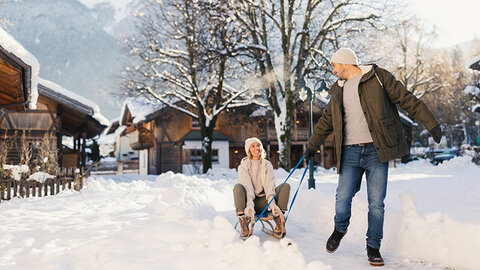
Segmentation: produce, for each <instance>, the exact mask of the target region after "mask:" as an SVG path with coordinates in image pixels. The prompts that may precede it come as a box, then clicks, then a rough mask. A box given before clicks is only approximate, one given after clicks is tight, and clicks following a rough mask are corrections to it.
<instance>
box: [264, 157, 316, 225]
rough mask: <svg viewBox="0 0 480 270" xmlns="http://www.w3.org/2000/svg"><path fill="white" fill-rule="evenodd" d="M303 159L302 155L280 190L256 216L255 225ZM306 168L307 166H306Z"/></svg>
mask: <svg viewBox="0 0 480 270" xmlns="http://www.w3.org/2000/svg"><path fill="white" fill-rule="evenodd" d="M304 158H305V155H303V157H302V158H301V159H300V161H299V162H298V163H297V165H295V167H294V168H293V170H292V171H291V172H290V174H289V175H288V177H287V179H285V181H283V184H282V185H281V186H280V188H279V189H278V191H277V193H275V195H274V196H273V198H272V199H271V200H270V201H269V202H268V204H267V206H265V208H263V211H262V213H260V215H257V219H255V223H257V221H258V220H259V219H260V218H261V217H262V216H263V214H264V213H265V211H267V209H268V207H269V206H270V204H271V203H272V201H273V200H275V197H277V194H278V192H280V190H281V189H282V187H283V185H285V183H286V182H287V181H288V178H290V176H291V175H292V173H293V172H294V171H295V170H296V169H297V168H298V166H299V165H300V163H302V161H303V159H304ZM307 166H308V165H307Z"/></svg>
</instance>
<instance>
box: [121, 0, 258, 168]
mask: <svg viewBox="0 0 480 270" xmlns="http://www.w3.org/2000/svg"><path fill="white" fill-rule="evenodd" d="M228 12H229V10H228V6H227V5H225V3H224V1H203V0H167V1H163V2H160V1H148V2H147V3H145V4H144V7H143V9H141V10H140V11H139V12H138V17H139V24H138V27H137V34H135V35H134V36H132V37H131V38H130V39H129V40H128V41H127V44H126V46H127V48H128V54H129V55H130V56H132V62H131V64H130V65H129V66H127V68H126V74H125V80H124V83H123V87H124V89H126V90H127V92H128V93H130V94H133V95H144V96H146V97H149V98H154V99H157V100H159V101H161V102H162V103H164V104H165V105H167V106H169V107H170V108H173V109H175V110H177V111H179V112H181V113H184V114H186V115H188V116H190V117H192V118H193V119H195V120H197V121H198V122H199V125H200V131H201V136H202V163H203V172H207V170H208V169H210V168H211V164H212V135H213V130H214V127H215V123H216V120H217V117H218V115H219V114H220V113H221V112H223V111H224V110H226V109H227V108H232V107H238V106H245V105H247V104H251V103H252V102H255V98H253V96H254V95H256V94H255V91H249V90H251V89H250V87H249V85H248V84H242V83H241V79H242V78H241V77H240V76H241V75H242V74H246V72H242V71H248V70H246V69H247V65H244V64H243V61H244V60H246V59H247V57H246V56H244V55H242V53H241V52H242V51H246V50H248V49H249V46H248V44H246V43H245V40H244V39H245V37H246V35H245V33H244V32H242V31H239V29H238V27H236V26H235V21H234V20H231V16H230V15H229V14H228Z"/></svg>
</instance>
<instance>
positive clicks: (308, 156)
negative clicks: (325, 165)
mask: <svg viewBox="0 0 480 270" xmlns="http://www.w3.org/2000/svg"><path fill="white" fill-rule="evenodd" d="M316 153H317V150H310V149H308V148H307V150H305V159H306V160H310V159H312V158H314V157H315V154H316Z"/></svg>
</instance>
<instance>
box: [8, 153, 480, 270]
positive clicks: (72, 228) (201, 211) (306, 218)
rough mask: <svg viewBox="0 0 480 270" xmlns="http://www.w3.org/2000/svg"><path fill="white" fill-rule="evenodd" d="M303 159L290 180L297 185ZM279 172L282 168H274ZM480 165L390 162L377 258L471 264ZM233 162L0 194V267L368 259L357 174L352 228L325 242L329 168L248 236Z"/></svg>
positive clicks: (277, 265)
mask: <svg viewBox="0 0 480 270" xmlns="http://www.w3.org/2000/svg"><path fill="white" fill-rule="evenodd" d="M302 172H303V171H302V170H297V171H296V172H295V173H294V174H293V176H292V178H291V180H289V183H290V184H291V185H292V193H291V195H292V196H293V192H294V191H295V189H296V187H297V185H298V183H299V180H300V177H301V173H302ZM275 173H276V177H277V182H278V183H281V182H282V181H283V180H284V179H285V178H286V176H287V175H288V174H287V173H286V172H285V171H283V170H278V171H276V172H275ZM479 174H480V167H478V166H475V165H473V164H472V163H470V162H469V160H468V159H467V158H455V159H453V160H451V161H448V162H446V163H444V164H441V165H439V166H437V167H435V166H433V165H431V164H429V163H428V162H426V161H417V162H413V163H409V164H406V165H401V166H397V168H391V169H390V181H389V187H388V195H387V199H386V215H385V227H384V231H385V232H384V241H383V243H382V249H381V252H382V255H383V256H384V258H385V261H386V265H385V267H384V269H478V265H480V258H479V256H478V250H480V204H479V203H478V202H479V201H480V185H479V183H478V181H480V179H479V177H478V175H479ZM237 176H238V175H237V173H236V171H235V170H228V169H217V170H215V171H213V172H212V171H210V172H209V173H208V174H205V175H200V176H185V175H182V174H173V173H165V174H162V175H160V176H152V175H149V176H139V175H117V176H101V177H100V176H96V177H92V178H89V179H88V181H87V182H86V185H85V187H84V189H83V190H82V191H81V192H73V191H63V192H61V193H60V194H58V195H56V196H48V197H43V198H27V199H17V198H15V199H12V200H10V201H7V202H2V203H1V204H0V211H1V213H2V219H1V220H0V232H1V237H0V269H135V268H136V269H248V268H255V269H371V266H369V264H368V263H367V260H366V251H365V231H366V211H367V202H366V194H365V193H366V192H365V186H362V189H361V191H360V192H359V193H358V194H357V196H356V197H355V198H354V202H353V209H352V219H351V225H350V228H349V231H348V234H347V235H346V236H345V238H344V240H342V244H341V246H340V248H339V249H338V250H337V251H336V252H335V253H333V254H328V253H327V252H326V251H325V242H326V239H327V238H328V236H329V235H330V233H331V231H332V229H333V215H334V197H335V188H336V181H337V175H336V174H335V172H334V171H333V170H323V169H319V170H317V172H316V174H315V178H316V180H317V182H316V186H317V188H316V189H315V190H308V189H307V187H306V186H307V183H306V181H304V183H303V184H302V187H301V189H300V191H299V195H298V197H297V200H296V202H295V205H294V207H293V208H292V212H291V214H290V215H289V219H288V222H287V237H286V238H285V239H282V240H280V241H279V240H277V239H274V238H272V237H271V236H268V235H266V234H265V233H264V232H262V231H261V230H260V228H259V227H261V226H260V224H257V226H256V231H255V235H254V236H252V237H251V238H249V239H248V240H247V241H245V242H244V241H242V240H240V238H239V237H238V232H237V231H235V230H234V229H233V225H234V224H235V222H236V218H235V216H234V207H233V198H232V189H233V185H234V184H235V183H236V178H237Z"/></svg>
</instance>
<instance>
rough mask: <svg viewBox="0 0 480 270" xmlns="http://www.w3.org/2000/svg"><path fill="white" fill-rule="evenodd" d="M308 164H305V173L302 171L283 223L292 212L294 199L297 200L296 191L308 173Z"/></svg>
mask: <svg viewBox="0 0 480 270" xmlns="http://www.w3.org/2000/svg"><path fill="white" fill-rule="evenodd" d="M309 163H310V162H307V167H305V171H303V175H302V179H300V183H299V184H298V187H297V191H295V195H294V196H293V199H292V202H291V203H290V207H289V208H288V213H287V216H286V217H285V222H287V219H288V215H290V212H291V211H292V207H293V202H295V199H296V198H297V194H298V190H299V189H300V186H301V185H302V182H303V178H305V174H306V173H307V171H308V165H309Z"/></svg>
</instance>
